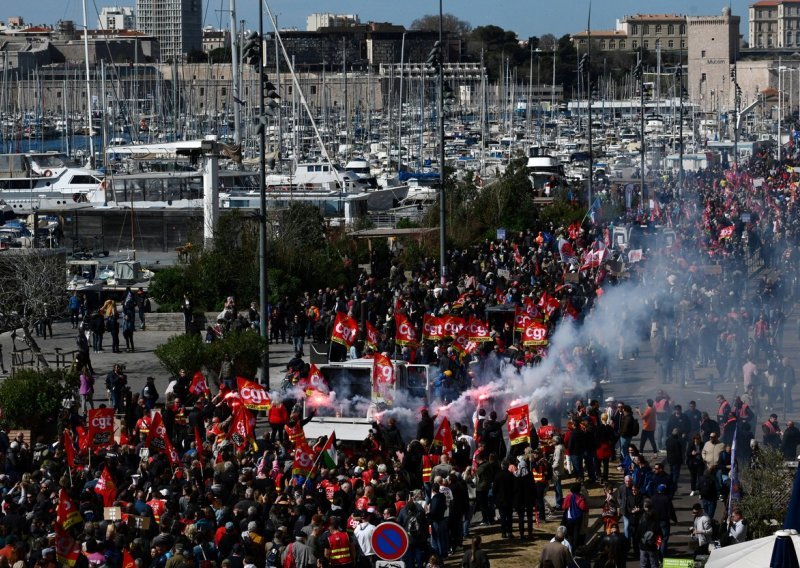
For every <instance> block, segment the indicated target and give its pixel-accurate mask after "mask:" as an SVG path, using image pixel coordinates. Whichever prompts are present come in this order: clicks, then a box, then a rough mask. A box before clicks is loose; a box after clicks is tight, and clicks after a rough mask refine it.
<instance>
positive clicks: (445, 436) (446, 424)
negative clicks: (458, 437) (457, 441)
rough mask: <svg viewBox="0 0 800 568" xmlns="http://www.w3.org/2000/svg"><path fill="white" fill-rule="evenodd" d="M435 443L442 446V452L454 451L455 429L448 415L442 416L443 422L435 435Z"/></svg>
mask: <svg viewBox="0 0 800 568" xmlns="http://www.w3.org/2000/svg"><path fill="white" fill-rule="evenodd" d="M433 445H434V446H441V447H442V453H445V454H449V453H451V452H452V451H453V447H454V443H453V429H452V428H451V427H450V420H448V419H447V416H445V417H444V418H442V423H441V424H439V428H437V429H436V435H435V436H434V437H433Z"/></svg>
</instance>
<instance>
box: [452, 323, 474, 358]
mask: <svg viewBox="0 0 800 568" xmlns="http://www.w3.org/2000/svg"><path fill="white" fill-rule="evenodd" d="M452 347H453V349H455V350H456V351H458V353H459V354H461V355H469V354H470V353H472V352H473V351H475V350H476V349H477V348H478V344H477V343H475V342H474V341H472V340H470V338H469V332H468V331H467V328H466V327H465V328H464V329H462V330H461V331H459V332H458V334H457V335H456V336H455V338H453V343H452Z"/></svg>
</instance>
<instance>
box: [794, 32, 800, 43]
mask: <svg viewBox="0 0 800 568" xmlns="http://www.w3.org/2000/svg"><path fill="white" fill-rule="evenodd" d="M794 43H795V45H800V32H796V37H795V42H794Z"/></svg>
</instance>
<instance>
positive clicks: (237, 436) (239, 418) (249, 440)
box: [228, 404, 255, 450]
mask: <svg viewBox="0 0 800 568" xmlns="http://www.w3.org/2000/svg"><path fill="white" fill-rule="evenodd" d="M251 418H252V417H251V416H250V413H249V412H248V411H247V409H246V408H245V407H244V405H241V404H240V405H238V406H237V407H236V408H235V409H234V411H233V414H232V416H231V427H230V429H229V430H228V438H230V440H231V441H232V442H233V445H234V446H236V449H237V450H241V449H246V448H247V447H248V446H250V445H251V444H253V445H255V435H254V434H253V422H251Z"/></svg>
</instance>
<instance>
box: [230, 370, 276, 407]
mask: <svg viewBox="0 0 800 568" xmlns="http://www.w3.org/2000/svg"><path fill="white" fill-rule="evenodd" d="M236 387H237V388H238V390H239V396H240V397H242V404H244V405H245V406H246V407H247V408H249V409H250V410H269V407H270V406H272V401H271V400H270V398H269V394H267V391H266V390H265V389H264V387H262V386H261V385H259V384H258V383H255V382H253V381H248V380H247V379H245V378H244V377H236Z"/></svg>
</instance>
